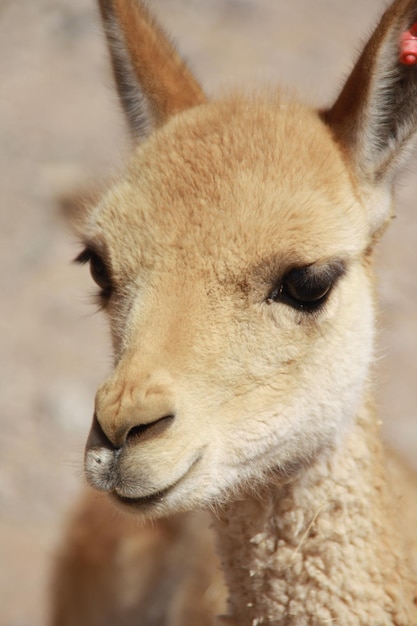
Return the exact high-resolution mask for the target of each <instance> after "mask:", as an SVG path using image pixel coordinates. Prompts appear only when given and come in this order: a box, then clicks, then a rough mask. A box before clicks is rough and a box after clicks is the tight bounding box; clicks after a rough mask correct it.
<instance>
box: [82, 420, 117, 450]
mask: <svg viewBox="0 0 417 626" xmlns="http://www.w3.org/2000/svg"><path fill="white" fill-rule="evenodd" d="M87 448H88V449H90V448H108V449H109V450H117V447H116V446H115V445H114V444H113V443H112V442H111V441H110V439H109V438H108V437H107V435H106V433H105V432H104V430H103V429H102V427H101V424H100V422H99V421H98V419H97V415H96V414H94V417H93V423H92V424H91V429H90V434H89V435H88V439H87Z"/></svg>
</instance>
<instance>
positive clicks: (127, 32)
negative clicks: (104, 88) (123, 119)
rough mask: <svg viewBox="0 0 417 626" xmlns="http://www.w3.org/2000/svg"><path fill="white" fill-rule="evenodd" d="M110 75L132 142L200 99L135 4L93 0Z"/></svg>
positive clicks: (185, 72) (165, 40)
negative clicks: (102, 28)
mask: <svg viewBox="0 0 417 626" xmlns="http://www.w3.org/2000/svg"><path fill="white" fill-rule="evenodd" d="M99 7H100V12H101V16H102V20H103V25H104V30H105V33H106V37H107V41H108V45H109V49H110V55H111V61H112V66H113V73H114V77H115V81H116V86H117V90H118V93H119V97H120V101H121V104H122V107H123V109H124V111H125V114H126V116H127V119H128V122H129V126H130V129H131V131H132V133H133V135H134V138H136V139H138V138H142V137H144V136H146V135H147V134H149V132H150V131H151V130H152V129H153V128H155V127H157V126H160V125H162V124H163V123H164V122H165V121H166V120H167V119H168V118H169V117H170V116H171V115H174V114H175V113H179V112H180V111H183V110H185V109H187V108H189V107H192V106H195V105H197V104H201V103H203V102H205V101H206V97H205V95H204V93H203V91H202V89H201V87H200V86H199V84H198V82H197V81H196V80H195V79H194V78H193V76H192V75H191V73H190V71H189V70H188V68H187V66H186V65H185V63H184V62H183V61H182V60H181V59H180V57H179V55H178V53H177V51H176V50H175V48H174V46H173V45H172V44H171V43H170V41H169V40H168V38H167V37H166V35H165V34H164V32H163V31H162V30H161V28H160V27H159V26H158V24H157V23H156V22H155V20H154V19H153V18H152V16H151V15H150V13H149V12H148V10H147V9H146V7H145V6H144V5H143V4H142V2H140V0H99Z"/></svg>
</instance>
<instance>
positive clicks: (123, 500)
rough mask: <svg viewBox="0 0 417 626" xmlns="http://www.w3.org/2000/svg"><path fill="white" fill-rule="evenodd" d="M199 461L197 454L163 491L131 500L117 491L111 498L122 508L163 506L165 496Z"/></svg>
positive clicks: (199, 457)
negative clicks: (182, 472) (178, 476)
mask: <svg viewBox="0 0 417 626" xmlns="http://www.w3.org/2000/svg"><path fill="white" fill-rule="evenodd" d="M200 460H201V455H200V454H199V455H198V456H197V457H196V458H195V459H194V461H193V462H192V463H191V464H190V466H189V467H188V469H187V470H186V471H185V472H184V474H182V476H180V478H178V480H176V481H175V482H173V483H172V484H171V485H169V486H168V487H164V489H160V490H158V491H154V492H153V493H151V494H149V495H147V496H140V497H138V498H131V497H129V496H123V495H121V494H120V493H117V491H112V492H111V496H112V497H113V498H114V499H115V500H116V502H118V503H120V504H123V505H124V506H128V507H130V508H136V509H137V508H144V507H145V508H148V507H150V506H152V505H156V504H163V503H164V502H165V500H166V498H167V496H168V495H169V494H170V493H171V492H173V491H174V490H175V489H176V488H177V487H178V485H179V484H180V483H182V482H183V481H184V480H185V479H186V478H187V477H188V476H189V474H190V473H191V471H192V470H193V469H194V467H195V466H196V465H197V463H199V461H200Z"/></svg>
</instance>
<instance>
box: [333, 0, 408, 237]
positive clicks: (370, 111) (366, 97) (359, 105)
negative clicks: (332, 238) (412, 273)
mask: <svg viewBox="0 0 417 626" xmlns="http://www.w3.org/2000/svg"><path fill="white" fill-rule="evenodd" d="M323 117H324V119H325V121H326V122H327V124H328V125H329V126H330V127H331V129H332V131H333V133H334V136H335V137H336V139H337V140H338V141H339V143H340V144H341V146H342V148H343V151H344V152H345V153H346V154H347V156H348V158H349V161H350V163H351V164H352V166H353V168H354V170H355V173H356V175H357V176H358V178H359V179H360V180H361V181H363V182H365V183H368V184H369V185H370V186H371V187H372V188H373V189H380V190H381V191H383V192H388V193H390V190H391V187H392V183H393V180H394V178H395V175H396V174H397V173H398V172H399V171H400V170H401V169H402V166H403V162H404V158H405V157H407V156H408V154H409V153H410V150H411V149H412V148H413V147H414V146H415V145H416V143H417V0H395V2H393V4H392V5H391V6H390V7H389V8H388V9H387V10H386V11H385V13H384V15H383V16H382V18H381V21H380V23H379V25H378V26H377V28H376V30H375V32H374V34H373V35H372V37H371V38H370V40H369V41H368V43H367V44H366V46H365V48H364V50H363V52H362V54H361V56H360V57H359V59H358V61H357V63H356V65H355V67H354V69H353V71H352V73H351V75H350V77H349V78H348V80H347V82H346V84H345V86H344V88H343V90H342V92H341V94H340V96H339V98H338V99H337V100H336V102H335V104H334V105H333V107H332V108H331V109H330V110H328V111H326V112H325V113H324V114H323ZM388 212H389V205H388V203H386V202H385V203H382V204H381V206H380V207H378V208H376V207H375V208H374V209H371V213H370V215H369V218H370V225H371V228H372V230H374V231H376V230H378V229H379V228H380V227H381V225H382V224H383V223H384V222H385V220H386V219H387V218H388Z"/></svg>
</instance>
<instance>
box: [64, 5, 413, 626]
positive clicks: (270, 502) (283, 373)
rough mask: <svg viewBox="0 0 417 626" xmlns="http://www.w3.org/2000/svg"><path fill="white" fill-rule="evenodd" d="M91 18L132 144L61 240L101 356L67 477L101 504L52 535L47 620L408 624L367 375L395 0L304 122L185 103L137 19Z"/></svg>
mask: <svg viewBox="0 0 417 626" xmlns="http://www.w3.org/2000/svg"><path fill="white" fill-rule="evenodd" d="M99 5H100V11H101V17H102V21H103V25H104V30H105V33H106V35H107V40H108V45H109V50H110V55H111V61H112V65H113V71H114V76H115V81H116V85H117V90H118V94H119V97H120V101H121V103H122V106H123V109H124V112H125V114H126V116H127V120H128V122H129V127H130V132H131V136H132V138H133V142H134V149H133V151H132V155H131V158H130V161H129V163H128V165H127V168H126V169H125V171H124V173H123V174H122V176H120V178H119V179H118V180H117V181H116V183H115V184H113V185H112V186H111V187H110V189H108V191H107V192H106V193H105V194H104V195H103V197H102V198H101V200H100V201H99V203H98V204H97V205H96V206H94V207H93V208H91V209H89V210H86V211H85V213H84V214H83V218H82V224H81V225H79V229H80V231H81V239H82V242H83V247H84V249H83V252H82V253H81V254H80V255H79V257H78V261H79V262H81V263H88V264H89V265H90V269H91V274H92V277H93V279H94V280H95V282H96V283H97V285H98V287H99V290H100V292H99V300H100V303H101V305H102V307H103V308H104V309H105V311H106V313H107V316H108V319H109V323H110V328H111V333H112V340H113V349H114V371H113V373H112V375H111V376H110V378H109V379H108V380H106V381H105V382H104V384H103V385H102V386H101V387H100V388H99V390H98V392H97V396H96V402H95V414H94V419H93V424H92V428H91V432H90V435H89V438H88V442H87V446H86V452H85V474H86V477H87V480H88V483H89V484H90V485H91V486H92V487H93V488H94V489H96V490H99V491H101V492H105V493H106V494H109V496H110V498H109V497H108V496H104V497H103V496H100V495H95V494H94V493H93V495H92V494H91V493H89V495H87V496H86V497H85V499H84V501H83V503H82V505H81V508H80V509H79V511H78V513H77V515H76V516H75V518H74V519H72V521H71V523H70V529H69V531H68V538H67V544H66V547H65V548H63V551H62V554H61V557H60V559H59V560H58V566H57V568H56V571H55V583H54V584H55V599H54V617H53V623H54V625H55V626H87V625H88V626H108V625H111V626H115V625H117V626H162V625H164V626H206V625H207V626H208V625H211V624H215V623H216V624H235V625H237V626H260V625H264V624H265V625H268V624H270V625H271V624H274V625H276V626H278V625H279V626H284V625H285V626H324V625H325V624H338V625H340V626H389V625H391V626H394V625H395V626H415V625H416V624H417V607H416V593H417V583H416V578H415V573H413V572H412V567H411V564H410V562H411V558H410V557H411V550H410V549H409V548H408V547H407V543H406V540H407V534H406V533H405V531H404V529H403V528H402V527H401V523H402V515H401V513H400V504H399V503H398V501H397V499H396V495H395V493H394V492H395V489H394V490H392V485H390V481H389V480H388V479H387V472H386V467H385V466H386V462H387V453H386V452H385V451H384V450H383V447H382V444H381V442H380V434H379V430H380V426H379V421H378V417H377V416H376V414H375V411H374V408H373V401H372V390H371V385H370V367H371V366H372V362H373V360H374V336H375V301H374V276H373V260H372V259H373V252H374V248H375V246H376V244H377V243H378V241H379V239H380V236H381V234H382V233H383V232H384V230H385V228H386V226H387V224H388V223H389V221H390V219H391V217H392V215H393V207H392V188H393V183H394V180H395V178H396V175H397V174H398V173H399V172H400V171H401V170H402V169H403V167H404V159H405V158H406V157H407V156H408V155H409V154H410V152H411V149H412V147H413V145H414V143H415V138H416V135H417V65H416V61H417V46H416V42H417V26H416V25H415V24H416V22H417V0H397V1H395V2H394V3H393V4H392V5H391V6H390V7H389V8H388V9H387V10H386V12H385V14H384V15H383V17H382V19H381V21H380V23H379V25H378V26H377V28H376V30H375V32H374V34H373V35H372V37H371V39H370V40H369V42H368V43H367V45H366V46H365V48H364V50H363V52H362V54H361V56H360V57H359V60H358V61H357V63H356V65H355V67H354V69H353V71H352V73H351V75H350V76H349V78H348V80H347V82H346V83H345V85H344V87H343V89H342V91H341V93H340V95H339V97H338V98H337V100H336V102H335V103H334V104H333V105H332V106H331V107H330V108H327V109H323V110H320V111H317V110H312V109H311V108H309V107H307V106H305V105H303V104H301V103H299V102H298V101H295V100H294V99H293V98H292V97H289V96H288V95H287V94H286V92H285V91H282V90H280V89H278V88H275V87H270V88H265V89H264V90H257V91H255V92H254V93H250V92H248V93H247V92H242V93H240V92H233V93H231V94H230V95H227V96H225V97H222V98H220V99H218V100H214V101H211V100H208V98H207V97H206V95H205V93H204V91H203V89H202V88H201V86H200V85H199V83H198V82H197V80H196V79H195V78H194V77H193V75H192V74H191V73H190V71H189V69H188V68H187V66H186V65H185V64H184V62H183V61H182V60H181V58H180V57H179V55H178V54H177V52H176V50H175V49H174V48H173V46H172V44H171V43H170V41H169V39H167V38H166V36H165V34H164V33H163V31H162V30H161V28H160V27H159V25H158V24H157V23H156V22H155V20H154V19H153V18H152V16H151V15H150V13H149V11H148V9H147V8H146V7H145V6H144V4H142V3H141V2H139V1H137V0H100V2H99ZM416 493H417V489H416ZM111 500H113V501H114V502H116V503H117V504H119V505H120V506H121V507H122V508H124V509H126V510H130V511H131V512H132V513H133V516H124V515H122V513H120V512H118V511H117V509H116V508H114V506H113V504H112V503H111ZM201 511H203V512H204V513H201ZM135 516H136V518H135ZM138 519H139V520H140V523H139V522H138V521H137V520H138ZM207 519H211V522H210V523H211V526H212V528H211V529H209V528H208V525H209V524H208V522H207ZM415 530H416V529H415V528H414V529H413V531H412V532H414V533H415ZM211 532H213V536H214V539H213V540H211V538H210V537H211ZM214 544H215V545H216V549H217V553H218V558H219V561H217V560H216V557H215V556H214V548H213V545H214ZM223 576H224V582H223Z"/></svg>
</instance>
